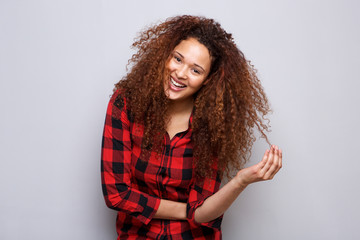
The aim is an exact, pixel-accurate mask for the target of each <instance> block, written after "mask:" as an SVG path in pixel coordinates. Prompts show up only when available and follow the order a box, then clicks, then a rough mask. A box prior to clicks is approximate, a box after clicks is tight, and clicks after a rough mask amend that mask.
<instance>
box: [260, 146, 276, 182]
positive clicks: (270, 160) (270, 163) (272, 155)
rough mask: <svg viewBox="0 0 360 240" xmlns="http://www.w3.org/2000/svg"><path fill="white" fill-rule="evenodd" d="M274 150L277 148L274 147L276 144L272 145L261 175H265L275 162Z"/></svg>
mask: <svg viewBox="0 0 360 240" xmlns="http://www.w3.org/2000/svg"><path fill="white" fill-rule="evenodd" d="M274 150H275V149H274V146H271V149H270V152H269V156H268V159H267V161H266V163H265V165H264V167H263V168H261V170H260V175H261V176H264V174H265V173H266V172H267V171H268V170H269V168H270V166H271V165H272V163H273V158H274Z"/></svg>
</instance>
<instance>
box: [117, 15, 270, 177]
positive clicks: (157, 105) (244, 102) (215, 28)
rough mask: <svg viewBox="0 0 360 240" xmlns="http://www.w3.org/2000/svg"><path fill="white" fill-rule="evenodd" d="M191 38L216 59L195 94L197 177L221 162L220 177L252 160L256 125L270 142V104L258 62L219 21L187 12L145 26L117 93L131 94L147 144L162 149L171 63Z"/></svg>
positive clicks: (129, 98)
mask: <svg viewBox="0 0 360 240" xmlns="http://www.w3.org/2000/svg"><path fill="white" fill-rule="evenodd" d="M188 38H195V39H197V40H198V41H199V42H200V43H201V44H203V45H204V46H206V47H207V49H208V50H209V52H210V55H211V59H212V63H211V70H210V73H209V75H208V77H207V79H206V80H205V82H204V85H203V86H202V87H201V89H200V90H199V91H198V92H197V93H196V94H195V95H194V112H193V121H192V126H191V128H192V129H193V135H192V140H193V144H194V149H193V157H194V165H195V169H196V176H202V177H204V176H209V174H210V173H211V172H212V171H211V169H212V167H213V166H214V164H216V165H217V167H218V169H219V172H220V176H223V175H224V174H225V175H226V176H227V177H229V176H230V175H231V174H232V170H234V169H241V168H242V167H243V164H244V163H245V162H246V161H247V160H248V159H249V157H250V150H251V147H252V145H253V143H254V141H255V140H256V137H255V136H254V127H256V128H257V129H258V131H259V132H260V133H261V135H262V137H264V138H265V139H266V141H267V142H268V143H269V141H268V139H267V137H266V134H265V131H269V122H268V119H266V118H265V115H266V114H268V113H269V112H270V107H269V104H268V100H267V97H266V95H265V93H264V90H263V88H262V86H261V83H260V81H259V79H258V77H257V76H256V70H255V69H254V67H253V65H252V64H251V63H250V61H248V60H247V59H246V58H245V57H244V54H243V53H242V52H241V51H240V50H239V49H238V48H237V46H236V44H235V42H234V40H233V38H232V35H231V34H229V33H227V32H226V31H225V30H224V29H223V28H222V27H221V26H220V24H219V23H217V22H216V21H214V20H213V19H208V18H204V17H197V16H188V15H184V16H177V17H173V18H170V19H167V20H166V21H165V22H162V23H160V24H158V25H155V26H152V27H150V28H148V29H147V30H145V31H143V32H142V33H140V35H139V36H138V37H137V38H136V39H135V42H134V43H133V45H132V46H133V47H134V48H135V49H137V53H135V54H134V55H133V56H132V58H131V59H130V60H129V63H128V66H129V67H130V70H129V71H128V73H127V75H126V76H125V77H123V78H122V79H121V80H120V81H119V82H118V83H117V84H115V89H114V92H115V91H117V90H119V89H121V94H120V95H119V96H118V99H117V100H119V101H118V102H122V101H121V98H125V99H126V105H127V106H128V108H129V109H131V114H132V117H133V118H134V120H135V122H141V123H142V124H143V125H144V140H143V149H147V150H150V149H152V150H154V149H158V150H157V152H160V150H159V149H161V147H162V144H163V143H162V136H164V134H165V133H166V124H167V123H168V121H169V116H168V110H169V100H168V99H167V97H166V95H165V92H164V81H165V79H164V73H165V76H166V74H168V73H166V68H165V66H166V63H167V61H168V58H169V56H170V54H171V53H172V51H173V49H174V48H175V47H176V46H177V45H178V44H179V43H180V42H181V41H182V40H185V39H188Z"/></svg>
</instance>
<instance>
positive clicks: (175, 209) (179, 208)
mask: <svg viewBox="0 0 360 240" xmlns="http://www.w3.org/2000/svg"><path fill="white" fill-rule="evenodd" d="M154 218H158V219H169V220H186V203H183V202H175V201H170V200H166V199H161V201H160V205H159V208H158V210H157V211H156V213H155V216H154Z"/></svg>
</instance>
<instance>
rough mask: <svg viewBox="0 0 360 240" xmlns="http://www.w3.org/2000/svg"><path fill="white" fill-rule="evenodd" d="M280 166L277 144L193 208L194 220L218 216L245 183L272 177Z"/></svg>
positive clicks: (201, 221)
mask: <svg viewBox="0 0 360 240" xmlns="http://www.w3.org/2000/svg"><path fill="white" fill-rule="evenodd" d="M281 166H282V151H281V150H280V149H279V148H278V146H275V145H273V146H271V148H270V150H266V151H265V154H264V156H263V159H262V161H260V162H259V163H258V164H255V165H253V166H251V167H248V168H244V169H241V170H240V171H239V172H238V173H237V174H236V176H235V177H234V178H233V179H232V180H231V181H230V182H228V183H227V184H226V185H225V186H223V187H222V188H221V189H220V190H219V191H218V192H216V193H215V194H213V195H212V196H210V197H208V198H207V199H206V200H205V201H204V203H203V204H202V205H201V206H200V207H198V208H197V209H196V210H195V221H196V222H199V223H204V222H209V221H211V220H214V219H215V218H217V217H220V216H221V215H222V214H223V213H224V212H225V211H226V210H227V209H228V208H229V207H230V205H231V204H232V203H233V202H234V201H235V199H236V198H237V197H238V196H239V194H240V193H241V192H242V191H243V190H244V189H245V188H246V186H247V185H249V184H251V183H254V182H259V181H266V180H270V179H273V177H274V175H275V174H276V173H277V172H278V171H279V170H280V168H281Z"/></svg>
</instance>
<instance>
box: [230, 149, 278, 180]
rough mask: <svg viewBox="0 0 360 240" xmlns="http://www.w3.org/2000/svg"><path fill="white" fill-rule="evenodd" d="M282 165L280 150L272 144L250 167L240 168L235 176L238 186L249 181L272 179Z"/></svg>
mask: <svg viewBox="0 0 360 240" xmlns="http://www.w3.org/2000/svg"><path fill="white" fill-rule="evenodd" d="M281 167H282V151H281V149H279V148H278V146H275V145H272V146H271V148H270V150H266V151H265V154H264V156H263V159H262V160H261V161H260V162H259V163H258V164H255V165H253V166H251V167H247V168H244V169H241V170H240V171H239V172H238V173H237V174H236V176H235V179H234V180H236V182H237V183H238V184H239V186H242V187H245V186H247V185H249V184H251V183H254V182H259V181H266V180H270V179H273V177H274V176H275V174H276V173H277V172H278V171H279V170H280V168H281Z"/></svg>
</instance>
